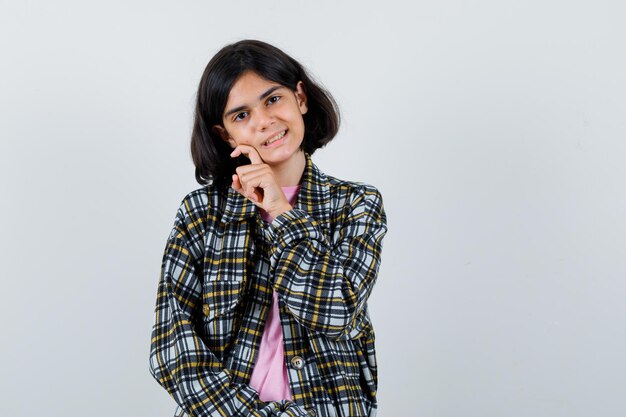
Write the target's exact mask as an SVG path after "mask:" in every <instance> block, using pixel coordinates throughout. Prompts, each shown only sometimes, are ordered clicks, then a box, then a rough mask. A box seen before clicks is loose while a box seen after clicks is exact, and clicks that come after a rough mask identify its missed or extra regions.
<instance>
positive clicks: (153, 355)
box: [150, 200, 306, 417]
mask: <svg viewBox="0 0 626 417" xmlns="http://www.w3.org/2000/svg"><path fill="white" fill-rule="evenodd" d="M190 211H191V210H190V206H189V204H188V202H186V201H185V200H183V203H182V204H181V206H180V208H179V210H178V212H177V215H176V219H175V222H174V228H173V230H172V233H171V234H170V236H169V238H168V241H167V244H166V247H165V251H164V254H163V263H162V269H161V276H160V280H159V285H158V294H157V302H156V308H155V321H154V326H153V328H152V339H151V347H150V373H151V374H152V376H153V377H154V378H155V379H156V380H157V381H158V383H159V384H160V385H161V386H162V387H164V388H165V389H166V390H167V391H168V392H169V394H170V395H171V396H172V397H173V398H174V400H175V401H176V403H177V404H178V405H179V406H180V407H181V408H182V409H183V410H184V411H185V412H186V413H187V414H188V415H190V416H223V415H228V416H241V417H243V416H277V415H280V416H283V415H291V416H299V415H306V414H305V413H304V410H302V409H301V408H300V407H297V406H296V405H295V404H294V403H292V402H287V401H285V402H269V403H265V402H262V401H261V400H260V399H259V396H258V392H257V391H256V390H255V389H254V388H252V387H250V386H248V385H245V384H236V383H233V382H232V379H231V374H230V371H229V370H228V369H225V368H224V366H223V365H222V363H220V361H219V359H218V358H217V356H216V355H215V354H214V353H213V352H211V351H210V349H209V348H208V347H207V346H206V344H205V343H204V342H203V341H202V338H201V337H199V335H198V333H197V332H196V329H195V326H194V318H193V316H194V314H195V313H194V312H196V311H198V310H199V307H201V303H202V280H201V277H202V273H201V266H200V262H199V261H200V260H201V259H202V256H201V253H202V250H201V245H202V242H203V239H202V233H201V232H200V233H199V232H198V230H200V229H202V228H203V227H204V223H203V222H202V219H201V218H200V216H197V215H196V216H194V214H192V213H190ZM196 228H197V229H196ZM283 411H284V413H283Z"/></svg>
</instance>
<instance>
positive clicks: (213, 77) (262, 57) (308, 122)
mask: <svg viewBox="0 0 626 417" xmlns="http://www.w3.org/2000/svg"><path fill="white" fill-rule="evenodd" d="M246 71H253V72H255V73H256V74H258V75H259V76H261V77H263V78H265V79H267V80H269V81H273V82H276V83H278V84H280V85H283V86H285V87H287V88H289V89H291V90H292V91H295V90H296V85H297V84H298V81H302V82H303V83H304V92H305V94H306V96H307V106H308V111H307V112H306V114H304V115H303V119H304V139H303V140H302V144H301V145H300V149H302V150H303V151H304V152H307V153H309V154H310V155H312V154H313V153H314V152H315V150H316V149H318V148H321V147H324V146H325V145H326V144H327V143H328V142H330V141H331V140H332V139H333V138H334V137H335V135H336V134H337V131H338V130H339V122H340V116H339V109H338V106H337V103H336V102H335V100H334V99H333V97H332V95H331V94H330V93H329V92H328V91H326V90H325V89H324V88H322V87H321V86H319V85H318V84H317V83H315V82H313V81H312V80H311V78H310V76H309V75H308V73H307V71H306V70H305V69H304V67H303V66H302V65H301V64H300V63H298V62H297V61H296V60H295V59H293V58H291V57H290V56H289V55H287V54H286V53H284V52H283V51H281V50H280V49H278V48H276V47H275V46H272V45H270V44H267V43H265V42H262V41H259V40H252V39H245V40H241V41H239V42H236V43H233V44H230V45H227V46H225V47H224V48H222V49H221V50H220V51H219V52H218V53H217V54H215V56H214V57H213V58H212V59H211V60H210V61H209V63H208V64H207V66H206V68H205V69H204V73H203V74H202V78H201V79H200V85H199V87H198V95H197V98H196V109H195V115H194V124H193V131H192V134H191V157H192V159H193V163H194V165H195V166H196V181H198V183H200V184H201V185H208V184H215V185H217V186H230V185H231V182H232V175H233V174H234V173H235V172H236V171H235V168H237V167H238V166H240V165H245V164H249V163H250V160H249V159H248V158H247V157H246V156H245V155H240V156H239V157H237V158H233V157H231V156H230V153H231V152H232V148H231V147H230V145H229V144H228V143H227V142H225V141H224V140H223V139H222V137H221V136H220V135H219V133H218V132H216V131H214V130H213V127H214V126H215V125H219V126H222V127H223V126H224V125H223V122H222V117H223V115H224V109H225V107H226V102H227V101H228V95H229V93H230V90H231V89H232V87H233V85H234V84H235V82H236V81H237V79H238V78H239V77H240V76H241V75H242V74H243V73H244V72H246Z"/></svg>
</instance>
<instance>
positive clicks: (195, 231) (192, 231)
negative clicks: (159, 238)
mask: <svg viewBox="0 0 626 417" xmlns="http://www.w3.org/2000/svg"><path fill="white" fill-rule="evenodd" d="M225 195H226V194H225V191H224V190H223V189H220V188H218V187H215V186H212V185H205V186H203V187H200V188H197V189H195V190H193V191H190V192H188V193H187V194H186V195H185V196H184V197H183V198H182V199H181V200H180V203H179V206H178V211H177V212H176V219H175V222H174V229H173V230H172V232H171V234H170V239H173V238H179V239H180V238H183V239H185V240H187V241H189V242H192V243H197V244H200V242H202V241H203V240H204V239H203V237H204V233H205V231H206V230H207V228H211V227H214V226H213V225H214V224H215V222H217V221H219V219H220V218H221V214H220V213H221V212H222V210H223V209H222V207H223V203H224V201H225Z"/></svg>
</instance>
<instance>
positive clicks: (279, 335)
mask: <svg viewBox="0 0 626 417" xmlns="http://www.w3.org/2000/svg"><path fill="white" fill-rule="evenodd" d="M281 188H282V190H283V192H284V193H285V197H287V200H289V204H291V205H292V206H293V205H294V204H295V200H296V195H297V194H298V190H299V189H300V185H293V186H290V187H281ZM261 217H262V218H263V220H264V221H266V222H271V221H272V220H274V219H273V218H272V217H271V216H270V215H269V214H268V213H267V212H266V211H265V210H261ZM250 386H251V387H252V388H254V389H256V390H257V391H258V392H259V398H260V399H261V401H265V402H268V401H280V400H291V389H290V387H289V378H288V377H287V366H286V365H285V351H284V349H283V329H282V327H281V325H280V314H279V312H278V295H277V294H276V291H272V308H271V310H270V312H269V314H268V316H267V321H266V322H265V328H264V330H263V336H262V337H261V345H260V346H259V354H258V356H257V360H256V364H255V365H254V369H253V370H252V377H251V378H250Z"/></svg>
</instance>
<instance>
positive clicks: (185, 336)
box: [149, 153, 387, 417]
mask: <svg viewBox="0 0 626 417" xmlns="http://www.w3.org/2000/svg"><path fill="white" fill-rule="evenodd" d="M305 156H306V165H305V170H304V173H303V176H302V180H301V188H300V191H299V193H298V196H297V199H296V203H295V205H294V207H293V209H291V210H288V211H286V212H284V213H282V214H281V215H279V216H277V217H276V218H275V219H273V221H271V222H270V223H266V222H264V221H263V220H262V218H261V214H260V212H259V209H258V208H257V207H256V206H255V205H254V204H253V203H252V202H251V201H249V200H248V199H246V198H245V197H243V196H242V195H240V194H239V193H238V192H236V191H235V190H233V189H232V188H231V187H228V188H227V189H226V188H221V189H220V188H218V187H214V186H212V185H207V186H204V187H202V188H199V189H197V190H195V191H192V192H190V193H189V194H187V195H186V196H185V197H184V198H183V200H182V202H181V204H180V207H179V209H178V211H177V213H176V217H175V220H174V227H173V230H172V232H171V233H170V235H169V238H168V239H167V243H166V246H165V250H164V253H163V262H162V266H161V273H160V278H159V282H158V290H157V299H156V308H155V319H154V325H153V327H152V338H151V345H150V361H149V363H150V372H151V374H152V375H153V377H154V378H155V379H156V380H157V381H158V383H159V384H160V385H161V386H162V387H163V388H165V389H166V390H167V391H168V392H169V394H170V395H171V396H172V397H173V399H174V400H175V401H176V403H177V405H178V407H177V409H176V411H175V416H177V417H178V416H207V417H208V416H229V417H230V416H239V417H243V416H259V417H269V416H283V417H285V416H302V417H304V416H307V417H312V416H316V417H348V416H349V417H359V416H368V417H373V416H375V415H376V410H377V400H376V390H377V385H378V373H377V362H376V351H375V347H374V329H373V326H372V322H371V321H370V317H369V314H368V308H367V300H368V297H369V295H370V294H371V292H372V288H373V287H374V284H375V282H376V277H377V275H378V269H379V266H380V262H381V250H382V241H383V237H384V236H385V234H386V233H387V218H386V215H385V211H384V208H383V201H382V196H381V194H380V192H379V191H378V190H377V189H376V188H375V187H374V186H372V185H368V184H364V183H360V182H352V181H343V180H339V179H337V178H334V177H332V176H329V175H325V174H324V173H323V172H321V171H320V170H319V169H318V168H317V166H316V165H315V164H314V163H313V161H312V160H311V156H310V155H309V154H308V153H305ZM272 290H275V291H276V292H277V293H278V301H279V311H280V320H281V327H282V331H283V339H284V351H285V361H286V367H287V373H288V378H289V385H290V388H291V392H292V396H293V398H292V400H291V401H288V400H281V401H270V402H263V401H261V400H260V399H259V395H258V392H257V391H256V390H255V389H254V388H252V387H251V386H250V385H248V384H249V381H250V376H251V375H252V369H253V367H254V363H255V359H256V357H257V354H258V350H259V344H260V342H261V336H262V335H263V326H264V324H265V320H266V318H267V316H268V314H269V312H270V309H271V302H272Z"/></svg>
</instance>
